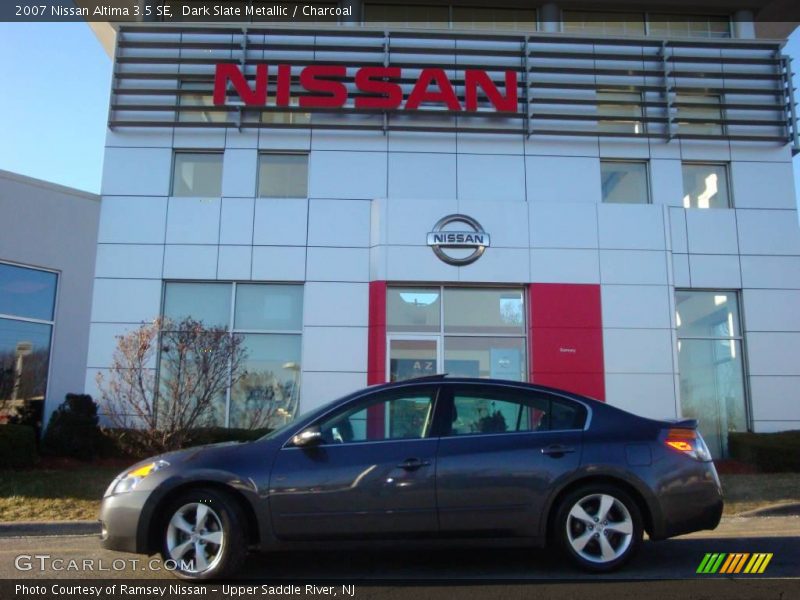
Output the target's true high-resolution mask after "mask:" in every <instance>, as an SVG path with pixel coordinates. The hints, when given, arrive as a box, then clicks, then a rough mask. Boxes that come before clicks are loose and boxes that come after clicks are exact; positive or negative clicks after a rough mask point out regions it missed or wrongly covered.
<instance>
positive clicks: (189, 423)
mask: <svg viewBox="0 0 800 600" xmlns="http://www.w3.org/2000/svg"><path fill="white" fill-rule="evenodd" d="M159 354H160V363H159V380H158V382H157V381H156V372H155V369H154V368H153V366H154V365H155V361H156V359H157V358H158V356H159ZM245 358H246V355H245V350H244V348H243V347H242V339H241V337H239V336H235V335H231V334H230V333H228V331H227V329H225V328H223V327H204V326H203V324H202V323H200V322H199V321H195V320H194V319H191V318H185V319H183V320H182V321H179V322H173V321H171V320H169V319H156V320H155V321H153V322H152V323H149V324H148V323H144V324H142V325H141V326H140V327H139V328H138V329H135V330H133V331H131V332H129V333H127V334H126V335H122V336H118V343H117V349H116V350H115V352H114V358H113V362H112V365H111V368H110V369H109V371H110V372H109V374H108V377H107V378H106V377H104V376H103V375H102V373H98V375H97V387H98V389H99V390H100V397H101V400H102V404H103V407H104V409H105V412H106V415H107V416H108V418H109V420H110V421H111V423H112V424H113V426H114V427H117V428H121V429H128V430H130V434H131V435H132V436H134V438H135V439H136V441H137V442H138V443H139V444H140V445H141V446H143V447H144V448H146V449H147V450H150V451H154V452H163V451H168V450H175V449H178V448H181V447H183V445H184V444H185V442H186V439H187V436H188V434H189V431H190V430H191V429H194V428H197V427H204V426H208V425H210V424H212V423H213V422H214V420H215V412H216V410H215V409H216V407H215V404H216V403H217V401H218V400H219V399H221V398H223V397H224V395H225V390H226V388H227V387H228V385H233V384H235V383H236V382H237V381H238V380H239V378H240V377H241V376H242V375H244V373H243V370H242V367H243V364H244V361H245Z"/></svg>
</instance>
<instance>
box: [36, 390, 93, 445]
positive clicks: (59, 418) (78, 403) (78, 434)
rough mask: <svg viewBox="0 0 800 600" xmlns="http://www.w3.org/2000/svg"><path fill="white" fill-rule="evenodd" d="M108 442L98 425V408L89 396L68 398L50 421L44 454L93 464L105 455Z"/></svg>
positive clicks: (44, 441) (68, 396) (69, 396)
mask: <svg viewBox="0 0 800 600" xmlns="http://www.w3.org/2000/svg"><path fill="white" fill-rule="evenodd" d="M104 449H105V440H104V439H103V434H102V433H101V432H100V427H99V426H98V424H97V405H96V404H95V403H94V401H93V400H92V397H91V396H89V395H87V394H67V397H66V399H65V400H64V402H63V404H61V406H59V407H58V408H57V409H56V411H55V412H54V413H53V415H52V416H51V417H50V422H49V423H48V425H47V430H46V431H45V433H44V438H42V453H44V454H48V455H50V456H67V457H70V458H77V459H79V460H89V459H91V458H95V457H97V456H99V455H101V454H103V451H104Z"/></svg>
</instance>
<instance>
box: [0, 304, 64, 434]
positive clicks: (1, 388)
mask: <svg viewBox="0 0 800 600" xmlns="http://www.w3.org/2000/svg"><path fill="white" fill-rule="evenodd" d="M51 328H52V326H51V325H47V324H44V323H30V322H26V321H15V320H12V319H3V318H0V422H5V421H6V419H7V418H8V417H9V416H11V415H13V414H15V413H16V412H17V411H18V410H19V409H21V408H23V407H24V406H25V405H26V404H27V403H28V402H31V401H37V402H40V401H44V396H45V393H46V391H47V365H48V361H49V358H50V333H51Z"/></svg>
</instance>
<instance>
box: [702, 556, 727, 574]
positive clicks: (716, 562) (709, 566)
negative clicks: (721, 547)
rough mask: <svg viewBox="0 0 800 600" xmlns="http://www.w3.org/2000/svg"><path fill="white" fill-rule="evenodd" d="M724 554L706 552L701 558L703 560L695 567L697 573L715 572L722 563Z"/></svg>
mask: <svg viewBox="0 0 800 600" xmlns="http://www.w3.org/2000/svg"><path fill="white" fill-rule="evenodd" d="M725 556H727V554H726V553H725V552H722V553H714V554H706V555H705V557H704V558H703V562H701V563H700V566H699V567H697V573H703V574H706V575H708V574H713V573H716V572H717V571H718V570H719V566H720V565H721V564H722V561H723V560H724V559H725Z"/></svg>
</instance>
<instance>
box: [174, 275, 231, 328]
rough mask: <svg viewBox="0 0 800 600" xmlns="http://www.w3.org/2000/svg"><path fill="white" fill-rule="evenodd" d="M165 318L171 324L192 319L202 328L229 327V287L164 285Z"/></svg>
mask: <svg viewBox="0 0 800 600" xmlns="http://www.w3.org/2000/svg"><path fill="white" fill-rule="evenodd" d="M164 316H165V317H167V318H169V319H171V320H172V321H181V320H183V319H185V318H186V317H191V318H192V319H194V320H196V321H200V322H201V323H202V324H203V325H204V326H205V327H228V325H229V323H230V319H231V286H230V284H228V283H167V284H166V290H165V292H164Z"/></svg>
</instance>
